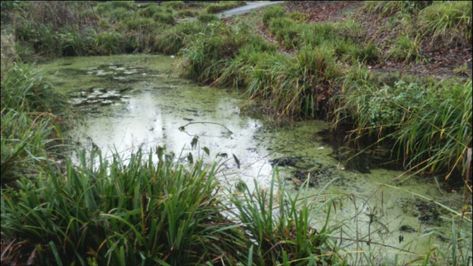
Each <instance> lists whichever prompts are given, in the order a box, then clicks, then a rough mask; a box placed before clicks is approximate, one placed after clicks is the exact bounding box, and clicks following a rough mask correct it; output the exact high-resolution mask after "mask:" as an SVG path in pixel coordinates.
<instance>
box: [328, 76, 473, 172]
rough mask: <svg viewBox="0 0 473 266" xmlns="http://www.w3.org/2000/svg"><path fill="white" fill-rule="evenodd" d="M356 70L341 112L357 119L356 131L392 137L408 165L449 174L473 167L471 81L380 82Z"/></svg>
mask: <svg viewBox="0 0 473 266" xmlns="http://www.w3.org/2000/svg"><path fill="white" fill-rule="evenodd" d="M353 74H354V75H353V76H351V77H350V79H351V81H350V82H348V81H347V82H346V83H345V86H344V97H343V98H344V102H343V104H342V105H341V108H340V109H339V110H338V111H337V112H338V113H339V114H340V112H342V113H344V114H345V116H347V117H348V118H349V119H353V121H354V123H355V125H356V129H355V132H356V134H371V135H373V136H377V139H378V140H379V141H386V140H390V141H392V142H393V143H395V145H394V147H395V148H396V149H395V150H396V151H397V153H396V154H395V155H396V156H398V157H399V158H403V159H404V162H405V165H406V167H407V168H411V169H416V170H419V169H420V170H423V171H428V172H443V173H445V174H446V178H448V177H449V176H450V175H451V174H452V172H453V171H454V170H457V171H459V172H460V173H462V175H465V174H466V172H467V170H468V169H469V168H470V167H471V166H469V165H468V163H467V160H466V154H467V149H468V147H471V136H472V131H471V121H470V120H471V108H472V107H471V101H470V99H471V93H472V88H471V80H468V81H458V80H445V81H441V82H439V81H435V80H433V81H410V82H409V81H407V82H406V81H402V80H400V81H398V82H395V83H394V84H379V83H378V84H377V83H376V81H374V80H373V77H372V76H371V75H367V72H365V73H364V74H363V71H360V70H358V71H356V70H355V72H354V73H353ZM353 77H355V78H354V79H353ZM357 79H358V80H357ZM342 116H343V115H342Z"/></svg>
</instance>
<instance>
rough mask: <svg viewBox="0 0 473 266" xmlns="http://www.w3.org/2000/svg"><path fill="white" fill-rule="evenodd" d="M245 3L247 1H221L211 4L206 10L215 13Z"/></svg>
mask: <svg viewBox="0 0 473 266" xmlns="http://www.w3.org/2000/svg"><path fill="white" fill-rule="evenodd" d="M243 5H245V2H242V1H220V2H219V3H211V4H209V5H208V6H207V7H206V8H205V10H206V11H207V13H210V14H215V13H218V12H221V11H224V10H227V9H232V8H235V7H239V6H243Z"/></svg>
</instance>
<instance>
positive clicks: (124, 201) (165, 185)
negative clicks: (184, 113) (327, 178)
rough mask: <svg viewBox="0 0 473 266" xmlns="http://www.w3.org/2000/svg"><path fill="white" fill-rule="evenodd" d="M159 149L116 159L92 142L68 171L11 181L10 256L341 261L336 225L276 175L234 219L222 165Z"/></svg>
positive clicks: (63, 260)
mask: <svg viewBox="0 0 473 266" xmlns="http://www.w3.org/2000/svg"><path fill="white" fill-rule="evenodd" d="M153 152H154V153H155V156H157V157H158V158H159V159H158V162H156V161H155V160H154V159H153V153H150V154H149V155H145V154H144V153H142V152H141V151H138V152H137V153H134V154H132V155H131V156H130V157H129V158H127V160H126V161H125V160H124V158H120V157H119V156H118V155H114V156H113V159H111V160H110V161H107V160H105V159H103V158H102V156H101V153H100V151H99V150H93V151H92V152H90V153H89V154H88V155H86V153H82V155H81V156H80V163H79V164H78V165H76V166H74V165H72V163H71V162H70V161H69V162H67V167H66V171H65V172H64V173H62V172H59V171H55V170H54V169H48V170H47V171H42V172H40V173H39V174H38V175H37V177H36V178H34V179H20V180H19V181H18V182H17V189H13V188H7V189H5V190H4V191H3V193H2V213H1V216H2V235H3V236H4V237H5V238H6V239H8V241H10V242H9V243H10V245H9V246H8V249H7V250H5V251H4V254H9V255H10V257H8V256H6V258H9V259H11V260H12V261H23V260H25V259H28V261H33V262H34V263H39V264H58V265H63V264H70V263H75V264H78V265H87V264H90V263H92V264H99V265H130V264H140V265H156V264H158V265H195V264H196V263H197V264H199V263H202V264H205V263H207V264H209V263H210V264H230V265H235V264H237V263H238V262H242V263H248V265H254V264H256V265H261V264H265V263H270V264H273V263H286V264H287V263H292V264H294V265H307V263H309V262H312V263H321V262H326V263H329V262H331V261H334V260H338V258H337V257H336V249H335V247H333V246H332V244H330V240H329V238H328V233H329V232H330V229H329V228H328V227H327V226H324V227H323V228H322V229H321V230H320V231H317V230H315V229H314V228H312V227H311V225H310V224H309V210H308V207H307V206H305V205H300V204H297V203H298V200H297V197H296V198H290V197H289V196H288V195H287V194H284V191H280V192H276V191H275V189H274V182H275V181H273V185H272V186H271V189H270V190H269V191H265V190H262V189H258V188H256V190H254V191H250V190H245V191H244V192H243V194H241V193H239V194H237V195H234V196H232V195H230V196H229V197H231V202H233V204H235V206H236V208H237V211H236V212H234V213H235V215H233V216H230V217H233V218H229V217H228V215H224V213H228V211H227V209H228V206H227V205H226V204H224V201H223V200H222V194H220V193H218V192H219V190H220V189H221V188H220V185H219V184H218V182H217V180H216V177H215V176H216V167H215V165H214V166H212V165H204V163H203V162H202V161H201V160H197V161H195V162H194V163H192V164H189V165H182V164H176V163H175V161H174V160H173V158H172V156H171V157H170V156H165V155H164V152H163V149H161V148H158V149H156V150H155V151H153ZM226 201H227V200H226ZM276 201H277V202H276ZM19 206H21V207H19ZM274 210H278V212H275V211H274Z"/></svg>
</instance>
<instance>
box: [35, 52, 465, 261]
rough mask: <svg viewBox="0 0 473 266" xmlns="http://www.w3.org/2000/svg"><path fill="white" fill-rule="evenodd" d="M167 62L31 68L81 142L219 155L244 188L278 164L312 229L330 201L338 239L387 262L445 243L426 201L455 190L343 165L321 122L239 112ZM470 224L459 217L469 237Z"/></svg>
mask: <svg viewBox="0 0 473 266" xmlns="http://www.w3.org/2000/svg"><path fill="white" fill-rule="evenodd" d="M176 60H177V59H175V58H171V57H166V56H152V55H124V56H108V57H76V58H63V59H59V60H56V61H54V62H51V63H49V64H45V65H40V66H39V67H40V69H41V71H43V72H44V73H45V74H46V75H47V77H48V78H49V79H50V80H51V81H52V82H53V83H54V84H55V85H56V86H57V88H58V89H59V90H60V91H63V92H64V93H66V94H67V95H69V99H70V102H71V104H73V106H74V107H73V108H74V110H75V111H76V112H77V113H78V114H80V115H81V116H82V117H83V119H80V120H78V122H77V125H76V126H75V127H74V128H73V129H72V130H71V131H70V135H71V136H72V138H73V139H74V140H75V141H76V142H77V143H78V145H80V146H81V147H86V148H90V147H91V146H98V147H100V148H101V149H102V150H103V152H104V153H105V156H110V155H111V154H112V153H113V152H118V153H120V154H121V155H122V156H124V157H126V156H127V155H129V154H130V153H131V152H132V151H136V150H137V149H139V148H142V149H144V150H145V151H146V150H149V149H153V148H155V147H156V146H157V145H161V146H166V148H167V150H168V151H169V152H173V153H175V154H176V157H177V158H178V159H179V160H181V161H189V160H190V159H189V153H191V154H192V158H196V157H198V156H206V158H208V160H212V161H213V160H217V161H218V162H219V163H220V167H221V172H220V174H219V180H220V182H222V184H223V186H224V187H225V188H226V189H227V190H230V191H235V190H236V189H235V187H236V185H237V184H239V183H241V182H245V183H246V184H247V185H248V186H249V187H250V188H252V184H253V181H254V180H256V181H257V182H258V183H260V184H261V186H262V187H267V186H268V184H269V183H270V180H271V178H272V175H273V173H274V171H276V170H277V171H279V173H280V176H281V178H282V179H284V180H285V184H286V186H287V187H288V190H289V191H290V193H295V192H296V190H299V192H300V193H301V194H300V195H301V197H303V198H306V200H307V202H308V203H309V204H311V205H313V206H314V214H315V215H314V217H315V218H314V220H313V224H314V226H315V227H316V228H321V226H322V224H323V223H324V222H325V217H326V212H327V205H332V206H333V207H334V208H332V212H331V216H330V223H331V224H332V225H337V224H340V225H341V229H342V233H337V235H336V236H337V237H338V239H339V240H338V241H341V245H342V246H344V247H346V248H347V250H353V252H354V254H360V255H359V256H360V257H361V256H362V255H361V253H364V254H367V255H369V256H373V258H378V259H381V258H383V259H385V260H386V259H390V260H392V263H394V261H395V259H396V256H397V257H398V259H399V260H400V261H404V262H406V261H410V260H413V259H415V258H419V257H421V256H423V255H424V254H425V253H426V252H427V250H428V249H430V248H432V247H434V246H436V247H439V248H441V249H443V250H447V248H448V246H447V243H448V241H446V240H447V239H448V238H450V237H451V225H452V224H451V213H450V212H447V211H445V209H444V208H442V207H441V206H440V205H439V204H436V203H435V202H437V203H440V204H443V205H445V206H450V207H451V208H453V209H455V210H459V209H460V208H461V206H462V203H463V202H464V201H463V197H462V194H461V193H456V192H451V191H445V190H442V189H441V188H439V187H438V186H437V185H436V184H435V182H432V178H428V179H426V178H421V177H410V178H407V179H406V178H401V176H402V172H400V171H392V170H387V169H381V168H379V169H376V168H372V169H369V171H366V172H365V173H361V172H358V171H352V170H347V168H346V167H345V165H344V163H343V162H341V161H338V160H336V159H335V157H336V156H333V154H334V150H333V149H332V148H331V147H330V145H329V144H327V143H325V142H323V141H322V140H321V137H320V136H319V135H318V132H321V131H323V130H324V129H326V128H327V124H326V123H325V122H323V121H303V122H294V123H291V124H287V125H283V126H274V123H272V121H268V120H265V119H261V118H260V119H259V118H254V117H250V116H248V115H245V114H242V112H241V109H240V106H241V105H242V104H243V103H244V100H243V99H242V98H241V96H240V95H239V94H237V93H236V92H231V91H228V90H224V89H218V88H211V87H206V86H199V85H197V84H194V83H192V82H189V81H187V80H184V79H181V78H179V77H178V76H177V74H176V72H177V71H176V67H175V63H176ZM194 139H195V140H197V142H196V143H194V144H196V145H192V144H191V143H192V142H193V140H194ZM207 151H209V155H208V156H207V155H206V152H207ZM401 180H403V181H402V182H400V181H401ZM419 195H421V196H420V197H419ZM429 199H431V200H435V202H434V201H431V200H429ZM457 226H460V227H462V225H457ZM469 226H471V224H465V225H463V227H464V230H467V231H466V232H467V234H466V236H468V237H471V228H469ZM468 230H470V231H468ZM353 239H357V240H358V241H352V240H353ZM467 241H470V242H469V243H471V239H468V240H467ZM466 252H471V251H466ZM353 258H354V262H358V261H357V257H356V256H354V257H353ZM375 261H376V259H375Z"/></svg>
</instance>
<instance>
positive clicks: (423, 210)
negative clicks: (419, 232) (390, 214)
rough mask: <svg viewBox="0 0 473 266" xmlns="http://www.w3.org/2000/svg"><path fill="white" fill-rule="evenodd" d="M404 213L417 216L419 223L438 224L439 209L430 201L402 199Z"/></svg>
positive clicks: (439, 221) (439, 222)
mask: <svg viewBox="0 0 473 266" xmlns="http://www.w3.org/2000/svg"><path fill="white" fill-rule="evenodd" d="M401 206H402V209H403V211H404V212H405V213H407V214H409V215H412V216H415V217H417V219H418V220H419V222H420V223H422V224H428V225H440V224H441V219H440V209H439V207H438V205H437V204H435V203H434V202H432V201H425V200H422V199H404V200H402V201H401Z"/></svg>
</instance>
